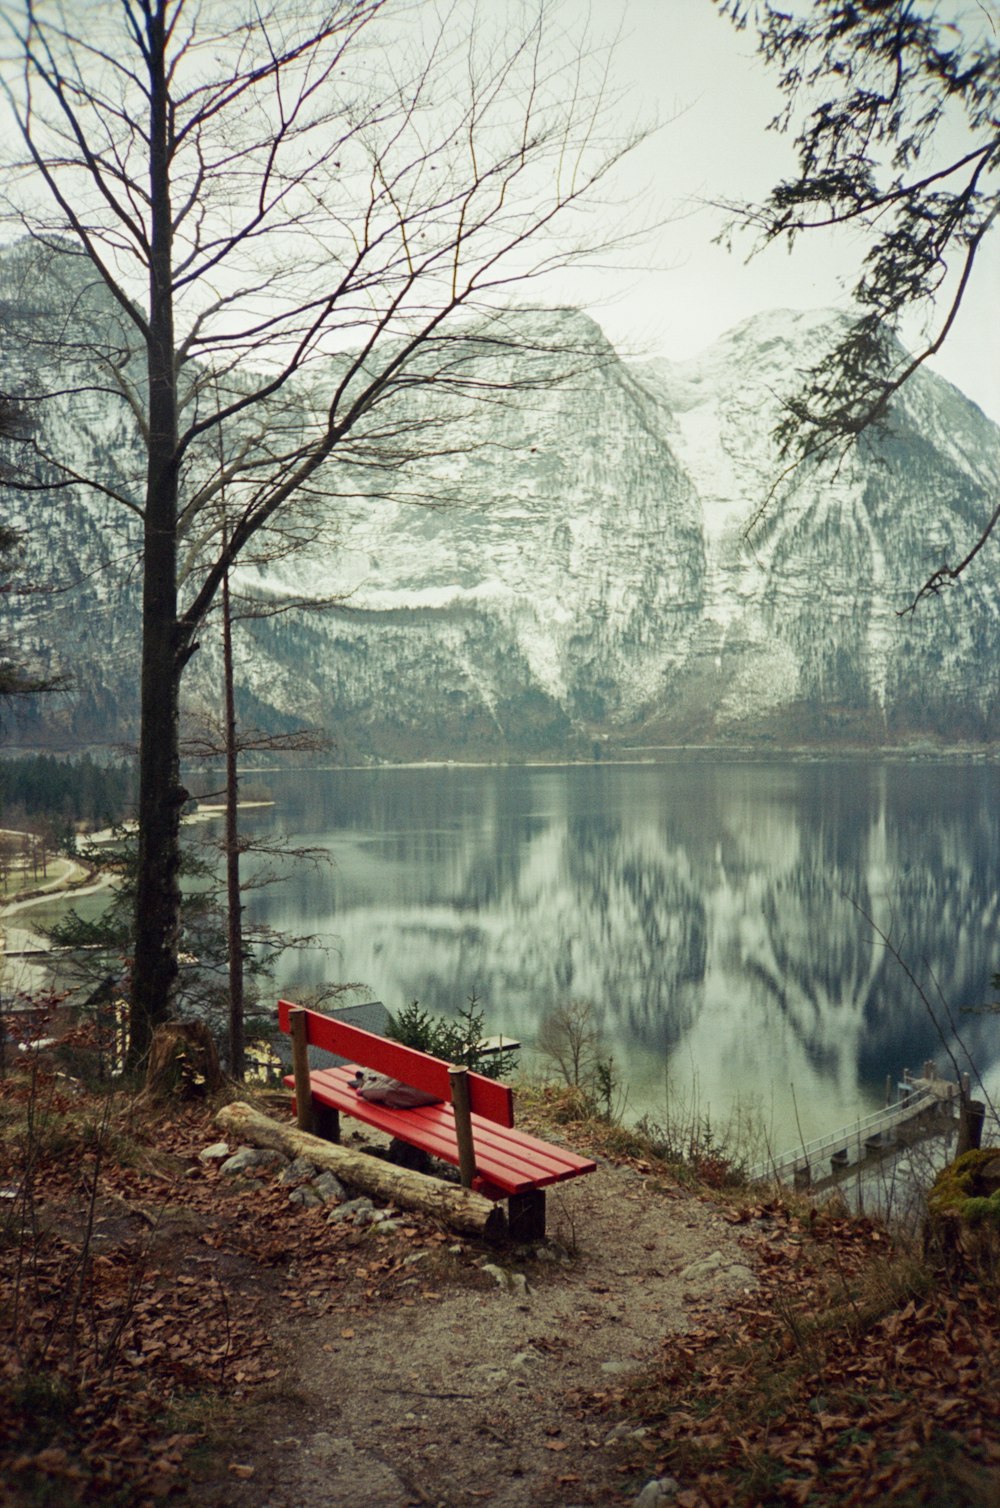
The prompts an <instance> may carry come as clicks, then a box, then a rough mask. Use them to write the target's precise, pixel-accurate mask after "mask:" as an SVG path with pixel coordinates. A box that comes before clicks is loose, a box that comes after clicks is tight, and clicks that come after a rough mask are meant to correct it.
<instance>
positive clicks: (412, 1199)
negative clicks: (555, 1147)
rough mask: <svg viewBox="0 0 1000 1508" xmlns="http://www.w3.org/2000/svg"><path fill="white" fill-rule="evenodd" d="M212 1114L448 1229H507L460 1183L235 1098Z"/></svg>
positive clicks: (497, 1213) (248, 1136) (493, 1234)
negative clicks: (325, 1137)
mask: <svg viewBox="0 0 1000 1508" xmlns="http://www.w3.org/2000/svg"><path fill="white" fill-rule="evenodd" d="M216 1120H217V1121H218V1123H219V1125H220V1126H221V1127H222V1128H223V1130H225V1131H227V1132H230V1133H231V1134H232V1135H233V1136H235V1137H238V1138H239V1140H240V1141H244V1142H250V1143H251V1144H252V1145H253V1146H255V1147H271V1148H273V1149H274V1150H276V1151H278V1152H284V1154H285V1155H286V1157H291V1158H295V1157H305V1158H308V1159H309V1161H310V1162H311V1163H313V1164H314V1165H315V1166H316V1167H318V1168H328V1169H329V1170H330V1171H331V1172H332V1173H336V1175H337V1177H338V1178H341V1179H343V1181H344V1182H345V1183H347V1184H350V1185H351V1187H352V1188H356V1189H361V1190H362V1191H363V1192H364V1193H366V1194H373V1195H374V1196H375V1197H376V1198H379V1199H385V1200H387V1201H389V1202H391V1203H392V1204H397V1205H399V1206H400V1208H402V1209H410V1210H419V1211H420V1212H421V1213H422V1214H425V1215H431V1216H433V1217H434V1218H435V1219H437V1220H440V1221H441V1222H442V1224H444V1225H447V1226H449V1227H450V1228H451V1229H453V1230H458V1231H463V1232H465V1233H467V1234H469V1235H474V1236H479V1237H481V1238H483V1239H485V1240H487V1241H502V1240H503V1239H504V1237H505V1236H506V1234H507V1218H506V1215H505V1213H504V1211H503V1208H502V1207H501V1206H500V1205H499V1204H494V1203H493V1201H492V1200H490V1199H484V1198H483V1196H482V1195H481V1194H476V1193H473V1192H472V1190H471V1189H464V1188H462V1187H461V1185H460V1184H454V1183H446V1182H445V1181H444V1180H443V1179H441V1178H430V1177H428V1176H427V1175H426V1174H424V1173H413V1172H411V1171H410V1170H409V1169H408V1168H398V1167H395V1166H394V1165H393V1164H392V1163H388V1162H382V1160H381V1159H380V1158H378V1157H369V1156H367V1155H366V1154H365V1153H363V1152H352V1151H350V1150H349V1149H348V1148H346V1147H342V1146H338V1145H336V1144H335V1143H333V1142H327V1141H321V1140H320V1138H319V1137H318V1136H311V1135H310V1134H309V1132H308V1131H300V1130H299V1129H298V1128H297V1127H296V1126H291V1125H286V1124H283V1123H282V1122H280V1121H275V1120H272V1119H271V1118H270V1116H267V1115H262V1114H261V1113H260V1111H258V1110H254V1109H253V1107H252V1106H250V1105H247V1104H244V1103H243V1102H242V1101H239V1100H237V1101H236V1102H234V1103H233V1104H231V1105H224V1106H223V1107H222V1109H221V1110H220V1111H219V1113H218V1115H217V1116H216Z"/></svg>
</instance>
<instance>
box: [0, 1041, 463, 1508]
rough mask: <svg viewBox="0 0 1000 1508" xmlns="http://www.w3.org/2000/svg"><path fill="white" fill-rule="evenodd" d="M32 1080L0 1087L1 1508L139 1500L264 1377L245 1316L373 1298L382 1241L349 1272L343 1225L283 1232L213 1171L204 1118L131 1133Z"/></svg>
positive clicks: (257, 1325) (41, 1078)
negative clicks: (219, 1405)
mask: <svg viewBox="0 0 1000 1508" xmlns="http://www.w3.org/2000/svg"><path fill="white" fill-rule="evenodd" d="M63 1082H64V1081H61V1080H59V1079H57V1078H56V1077H55V1076H54V1075H49V1074H46V1073H45V1072H44V1071H42V1070H41V1069H39V1071H38V1072H37V1073H36V1074H35V1075H34V1076H32V1077H30V1078H27V1077H24V1076H15V1075H11V1074H8V1075H7V1076H6V1077H4V1078H3V1079H0V1129H2V1133H3V1135H2V1140H0V1194H2V1202H0V1288H2V1291H3V1295H4V1302H3V1304H2V1306H0V1497H2V1498H3V1500H4V1501H5V1502H7V1501H9V1502H22V1501H23V1502H39V1501H41V1502H47V1503H48V1502H51V1503H56V1502H58V1503H60V1504H62V1503H66V1504H70V1503H77V1502H79V1503H91V1502H94V1503H97V1502H99V1503H101V1504H102V1505H104V1508H107V1505H111V1508H113V1505H115V1504H120V1505H125V1504H128V1505H141V1504H147V1503H150V1504H151V1503H155V1502H157V1501H159V1500H162V1499H164V1498H165V1497H167V1496H169V1495H171V1494H172V1493H174V1492H176V1491H178V1490H179V1489H180V1487H181V1483H182V1481H183V1478H184V1475H185V1460H186V1457H187V1456H188V1454H189V1452H190V1451H191V1449H192V1447H194V1446H195V1445H196V1444H197V1442H198V1441H199V1440H200V1439H201V1438H202V1437H203V1435H204V1433H205V1425H206V1418H207V1414H208V1413H210V1410H211V1408H212V1406H213V1405H214V1404H215V1403H216V1401H217V1400H219V1399H220V1398H221V1399H222V1400H224V1402H225V1401H228V1402H230V1403H233V1402H236V1401H239V1400H241V1399H244V1398H246V1397H248V1396H249V1395H250V1393H251V1390H253V1389H255V1388H258V1387H259V1386H260V1385H261V1384H263V1383H267V1382H268V1381H270V1380H271V1379H273V1378H276V1377H277V1376H278V1366H277V1364H276V1358H275V1355H274V1353H273V1351H272V1346H271V1340H270V1336H269V1333H268V1328H267V1325H266V1323H264V1324H262V1322H261V1314H262V1311H263V1312H266V1304H267V1300H268V1298H269V1297H271V1298H272V1299H273V1298H274V1297H276V1296H277V1295H280V1301H281V1304H282V1306H283V1308H286V1309H287V1308H290V1309H292V1310H294V1309H295V1308H296V1307H315V1306H316V1305H331V1306H332V1305H333V1304H335V1303H337V1302H340V1301H342V1295H343V1294H344V1292H345V1289H348V1290H350V1295H351V1297H350V1302H351V1304H352V1305H353V1306H355V1307H357V1306H359V1305H360V1306H364V1305H365V1304H366V1303H375V1302H377V1301H378V1300H379V1298H380V1297H381V1295H382V1293H383V1291H384V1289H385V1287H386V1285H387V1284H388V1285H391V1284H392V1280H393V1278H394V1277H395V1274H396V1273H397V1272H399V1271H400V1270H401V1269H402V1265H403V1263H402V1258H403V1256H404V1255H405V1254H406V1250H407V1238H408V1237H414V1236H416V1235H417V1234H418V1231H419V1233H420V1235H421V1238H422V1240H423V1241H424V1243H425V1244H426V1243H427V1242H433V1241H434V1240H435V1239H440V1240H442V1241H443V1240H445V1239H447V1238H446V1237H445V1236H443V1235H440V1236H439V1233H437V1232H434V1231H427V1230H422V1229H421V1222H420V1221H418V1220H414V1222H413V1224H412V1226H408V1227H407V1228H406V1230H405V1231H403V1232H400V1234H399V1236H398V1238H397V1240H396V1241H395V1243H394V1244H393V1245H392V1247H391V1249H389V1247H388V1243H387V1249H386V1251H385V1252H384V1253H383V1254H382V1255H381V1256H379V1258H378V1259H377V1260H375V1261H372V1260H371V1258H370V1256H368V1255H367V1254H366V1263H365V1266H364V1268H362V1267H360V1266H359V1264H358V1261H357V1259H356V1258H354V1257H353V1256H352V1251H353V1248H354V1247H355V1245H356V1244H357V1243H358V1239H359V1237H358V1233H357V1232H356V1231H355V1230H354V1229H353V1228H349V1227H329V1226H326V1225H324V1224H321V1223H317V1222H315V1221H296V1219H295V1216H294V1213H293V1212H292V1211H291V1210H290V1207H289V1202H288V1194H289V1190H288V1188H287V1187H282V1186H280V1185H278V1184H277V1182H276V1180H275V1179H274V1176H273V1173H272V1174H267V1175H263V1176H261V1177H260V1178H255V1177H252V1176H251V1177H245V1178H242V1179H240V1180H238V1181H233V1180H227V1179H224V1178H222V1177H221V1176H220V1174H219V1170H218V1166H217V1165H215V1164H209V1165H205V1164H203V1163H202V1162H201V1161H200V1160H199V1158H198V1155H197V1154H198V1152H199V1151H200V1150H201V1149H202V1148H203V1147H205V1146H206V1145H207V1144H208V1143H209V1142H211V1141H213V1140H216V1139H217V1137H216V1133H215V1131H214V1127H213V1125H212V1121H211V1116H210V1114H209V1113H208V1112H206V1111H204V1110H202V1111H193V1110H190V1111H185V1112H175V1113H171V1115H170V1116H169V1117H166V1116H164V1117H163V1118H161V1119H157V1120H150V1119H147V1120H145V1121H141V1122H140V1121H137V1120H136V1119H135V1117H134V1115H133V1114H132V1112H131V1110H130V1109H129V1107H128V1106H124V1107H117V1108H115V1107H110V1108H109V1102H108V1101H107V1100H105V1101H102V1100H101V1099H100V1098H93V1097H91V1096H88V1095H84V1094H82V1093H81V1092H79V1091H77V1092H69V1091H67V1090H66V1089H64V1088H62V1087H61V1084H62V1083H63Z"/></svg>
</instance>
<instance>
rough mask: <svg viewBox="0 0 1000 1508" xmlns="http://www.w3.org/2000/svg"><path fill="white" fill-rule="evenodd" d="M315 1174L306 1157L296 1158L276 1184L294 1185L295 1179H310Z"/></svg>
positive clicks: (314, 1169) (313, 1167) (313, 1166)
mask: <svg viewBox="0 0 1000 1508" xmlns="http://www.w3.org/2000/svg"><path fill="white" fill-rule="evenodd" d="M315 1173H316V1168H315V1165H314V1164H313V1163H311V1162H310V1161H309V1159H308V1157H296V1158H294V1159H293V1160H292V1161H291V1162H290V1163H289V1164H288V1167H287V1168H285V1169H284V1170H283V1172H282V1173H281V1176H280V1177H279V1179H278V1182H279V1183H295V1181H296V1179H301V1178H312V1177H313V1176H314V1175H315Z"/></svg>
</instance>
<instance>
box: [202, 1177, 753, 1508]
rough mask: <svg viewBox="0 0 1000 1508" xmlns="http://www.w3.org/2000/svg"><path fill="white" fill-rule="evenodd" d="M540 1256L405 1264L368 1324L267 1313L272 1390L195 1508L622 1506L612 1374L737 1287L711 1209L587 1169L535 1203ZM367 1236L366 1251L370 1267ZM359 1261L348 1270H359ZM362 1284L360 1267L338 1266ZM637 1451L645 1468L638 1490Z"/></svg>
mask: <svg viewBox="0 0 1000 1508" xmlns="http://www.w3.org/2000/svg"><path fill="white" fill-rule="evenodd" d="M548 1229H549V1237H550V1239H549V1242H548V1243H546V1244H545V1245H544V1246H540V1247H537V1248H532V1249H530V1250H529V1251H528V1252H527V1253H526V1254H524V1255H521V1254H519V1255H518V1256H517V1257H516V1258H514V1257H512V1256H511V1255H510V1254H509V1253H505V1254H501V1255H497V1256H492V1255H491V1254H490V1253H489V1252H487V1251H485V1250H484V1249H483V1248H481V1247H478V1246H472V1245H470V1244H469V1243H467V1242H462V1241H459V1240H457V1239H451V1238H447V1240H446V1244H445V1242H444V1240H443V1241H442V1243H441V1244H438V1245H436V1246H428V1245H425V1246H420V1245H419V1244H418V1245H416V1246H415V1248H414V1250H413V1252H412V1253H411V1254H410V1255H409V1257H407V1259H406V1262H405V1264H404V1270H405V1271H406V1273H407V1274H408V1275H407V1276H405V1277H404V1278H402V1281H401V1282H400V1283H399V1285H398V1287H397V1289H396V1291H395V1296H394V1297H393V1298H392V1299H390V1300H389V1301H385V1300H383V1301H381V1302H380V1303H379V1304H378V1305H377V1306H371V1307H360V1306H359V1307H357V1308H356V1309H354V1310H353V1311H346V1312H345V1310H344V1309H343V1308H340V1309H338V1310H335V1311H333V1312H331V1309H330V1307H329V1305H325V1306H324V1304H323V1301H322V1298H323V1296H322V1295H317V1296H316V1297H317V1309H318V1310H323V1311H324V1312H317V1311H310V1310H309V1309H308V1308H307V1309H305V1310H304V1311H302V1312H300V1313H298V1314H297V1315H292V1314H290V1313H287V1312H285V1313H284V1314H282V1312H281V1306H280V1304H276V1306H275V1309H276V1312H275V1314H274V1315H269V1316H267V1317H266V1319H267V1323H269V1324H271V1325H273V1326H276V1327H277V1334H278V1336H279V1353H280V1355H281V1364H282V1380H281V1383H280V1384H279V1385H276V1386H275V1387H274V1388H272V1389H271V1390H270V1392H269V1393H267V1394H262V1393H259V1394H256V1395H252V1396H251V1397H250V1398H249V1399H248V1400H247V1403H246V1405H244V1408H243V1412H242V1414H241V1415H240V1417H239V1419H238V1421H237V1425H236V1428H235V1430H234V1432H233V1433H232V1435H231V1437H230V1438H229V1440H228V1441H227V1448H226V1449H225V1450H224V1452H223V1457H222V1458H221V1459H219V1460H218V1461H217V1462H216V1464H215V1466H214V1467H213V1468H212V1469H211V1470H210V1471H209V1473H208V1475H207V1476H206V1477H205V1478H204V1479H203V1480H202V1481H201V1482H200V1483H197V1484H195V1485H193V1486H192V1487H191V1488H190V1489H189V1492H190V1496H189V1499H188V1500H189V1501H190V1502H192V1503H194V1504H197V1505H199V1508H229V1505H233V1508H235V1505H240V1508H320V1505H324V1508H338V1505H345V1508H346V1505H351V1508H406V1505H411V1504H413V1505H417V1504H434V1505H440V1508H465V1505H473V1504H481V1503H485V1504H490V1505H493V1508H550V1505H563V1508H570V1505H574V1504H580V1505H582V1504H617V1503H631V1502H632V1501H633V1500H634V1498H635V1495H636V1492H637V1491H638V1489H639V1488H640V1487H641V1486H642V1482H643V1480H644V1479H645V1478H644V1477H643V1475H642V1473H641V1470H640V1474H639V1475H637V1474H636V1472H635V1468H634V1464H633V1466H632V1468H631V1469H630V1470H628V1471H626V1472H625V1473H624V1474H623V1471H622V1465H623V1462H624V1461H625V1460H626V1459H628V1460H630V1461H631V1462H633V1463H634V1462H635V1460H636V1458H637V1456H639V1457H641V1455H642V1450H643V1446H642V1441H641V1436H640V1437H639V1438H637V1437H635V1436H634V1435H631V1433H630V1431H631V1425H630V1424H629V1422H628V1421H627V1420H625V1419H623V1416H622V1413H621V1409H620V1406H619V1402H620V1397H621V1391H622V1388H623V1384H625V1383H626V1382H627V1379H628V1377H629V1375H630V1374H631V1373H634V1372H636V1371H637V1370H640V1369H642V1368H643V1366H644V1365H645V1364H648V1363H649V1362H650V1361H652V1360H654V1359H655V1358H656V1357H657V1356H658V1355H659V1354H661V1348H662V1346H663V1345H664V1343H665V1341H666V1342H667V1343H669V1337H670V1336H671V1335H675V1334H680V1333H682V1332H683V1331H684V1330H686V1329H687V1328H689V1327H690V1326H691V1325H693V1324H694V1323H695V1322H696V1320H700V1319H701V1318H703V1317H704V1313H705V1309H706V1306H711V1307H713V1308H722V1307H724V1305H725V1303H726V1301H727V1300H728V1299H731V1298H734V1297H737V1296H738V1295H739V1294H740V1293H741V1291H743V1290H745V1289H747V1288H752V1286H753V1284H754V1275H753V1272H752V1271H751V1269H750V1267H749V1266H748V1265H747V1261H748V1258H747V1255H746V1252H745V1251H744V1250H743V1248H742V1246H741V1244H740V1236H739V1231H738V1229H737V1228H735V1227H734V1226H732V1225H730V1224H728V1223H727V1222H726V1220H725V1219H724V1218H723V1217H722V1215H721V1213H720V1212H718V1211H717V1210H716V1209H715V1208H714V1207H713V1205H712V1204H711V1203H709V1202H706V1201H705V1200H703V1199H700V1198H698V1197H696V1196H693V1195H690V1194H687V1193H685V1192H682V1191H680V1190H671V1189H666V1190H664V1189H659V1190H658V1189H656V1188H654V1187H653V1186H652V1185H651V1183H650V1181H649V1180H648V1179H647V1178H646V1177H645V1176H644V1175H643V1174H642V1173H641V1172H637V1171H635V1170H633V1169H632V1168H627V1167H616V1166H612V1165H610V1164H607V1163H603V1162H602V1163H601V1164H600V1165H599V1167H598V1171H597V1172H596V1173H595V1174H593V1175H592V1176H589V1177H585V1178H579V1179H576V1180H574V1181H572V1182H571V1183H568V1184H565V1185H563V1186H562V1187H561V1188H559V1189H558V1190H555V1191H550V1193H549V1218H548ZM385 1239H387V1238H384V1237H382V1238H380V1236H379V1235H378V1232H377V1228H376V1227H373V1228H372V1229H371V1232H370V1236H369V1244H368V1247H367V1248H366V1249H367V1250H370V1251H371V1252H372V1253H373V1254H375V1253H377V1251H378V1246H379V1242H380V1240H383V1241H384V1240H385ZM364 1260H365V1258H364V1255H363V1254H362V1257H361V1263H362V1264H363V1262H364ZM357 1273H358V1274H359V1276H360V1279H361V1280H362V1281H363V1280H364V1274H365V1268H364V1266H363V1265H359V1266H358V1267H357ZM652 1460H653V1458H652V1448H651V1451H650V1469H649V1471H648V1472H646V1476H651V1475H652V1474H653V1472H652Z"/></svg>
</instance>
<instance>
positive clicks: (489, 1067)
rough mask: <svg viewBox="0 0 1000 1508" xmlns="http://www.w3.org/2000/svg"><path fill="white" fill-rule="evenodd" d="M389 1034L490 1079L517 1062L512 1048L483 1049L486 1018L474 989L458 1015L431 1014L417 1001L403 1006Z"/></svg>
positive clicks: (393, 1018) (394, 1019) (502, 1074)
mask: <svg viewBox="0 0 1000 1508" xmlns="http://www.w3.org/2000/svg"><path fill="white" fill-rule="evenodd" d="M387 1035H388V1036H390V1037H391V1038H392V1039H393V1041H394V1042H401V1043H402V1044H403V1046H404V1047H415V1048H417V1049H418V1051H420V1052H427V1053H430V1054H431V1056H432V1057H435V1058H444V1059H445V1061H446V1062H448V1063H455V1064H460V1065H462V1066H463V1067H465V1068H470V1069H472V1071H473V1072H474V1073H481V1074H483V1075H484V1077H486V1078H488V1079H502V1078H505V1077H506V1075H507V1074H509V1073H512V1072H513V1070H514V1068H515V1067H516V1065H517V1053H516V1051H514V1050H513V1049H506V1048H505V1049H504V1050H503V1051H502V1052H484V1051H483V1041H484V1039H485V1036H486V1017H485V1013H484V1012H483V1010H482V1007H481V1006H480V1004H479V1001H478V1000H477V999H476V995H475V992H473V993H472V994H471V995H470V996H469V998H468V1001H467V1002H466V1004H465V1005H464V1006H463V1007H462V1008H461V1010H460V1011H459V1012H458V1015H457V1016H455V1017H453V1018H452V1017H449V1016H432V1015H431V1014H430V1013H429V1012H428V1011H425V1010H423V1009H421V1006H420V1003H419V1001H417V1000H412V1001H411V1002H410V1004H409V1005H407V1006H404V1007H403V1009H402V1010H401V1011H400V1012H399V1014H398V1015H397V1016H393V1017H392V1018H391V1020H390V1024H389V1028H388V1033H387Z"/></svg>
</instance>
